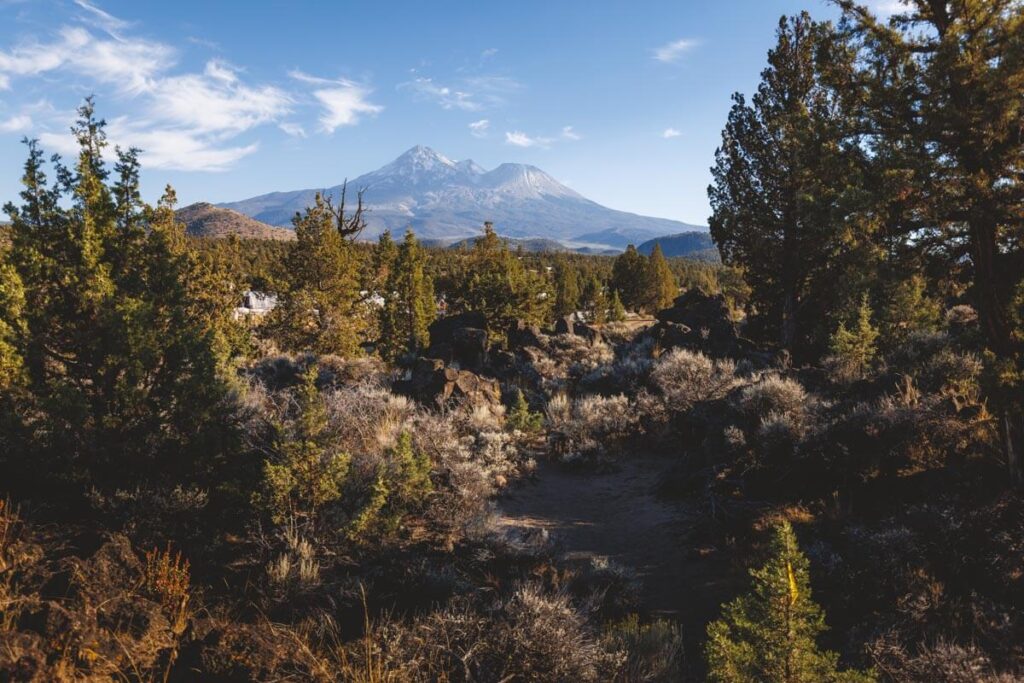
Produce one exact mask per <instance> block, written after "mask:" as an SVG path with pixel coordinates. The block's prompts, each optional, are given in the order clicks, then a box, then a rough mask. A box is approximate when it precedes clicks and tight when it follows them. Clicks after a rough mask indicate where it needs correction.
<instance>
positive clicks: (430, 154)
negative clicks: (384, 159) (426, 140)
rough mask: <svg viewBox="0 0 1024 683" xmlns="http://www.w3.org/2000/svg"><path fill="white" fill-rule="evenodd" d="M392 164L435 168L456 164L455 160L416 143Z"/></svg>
mask: <svg viewBox="0 0 1024 683" xmlns="http://www.w3.org/2000/svg"><path fill="white" fill-rule="evenodd" d="M392 164H399V165H402V166H407V165H411V166H417V167H419V168H427V169H429V168H434V167H436V166H454V165H455V162H454V161H452V160H451V159H449V158H448V157H446V156H444V155H443V154H441V153H439V152H436V151H434V150H433V149H431V148H430V147H425V146H424V145H416V146H415V147H411V148H409V149H408V150H406V151H405V152H404V153H403V154H402V155H401V156H399V157H398V158H397V159H395V160H394V161H393V162H392Z"/></svg>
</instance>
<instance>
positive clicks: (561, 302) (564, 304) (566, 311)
mask: <svg viewBox="0 0 1024 683" xmlns="http://www.w3.org/2000/svg"><path fill="white" fill-rule="evenodd" d="M579 306H580V285H579V274H578V273H577V272H576V269H575V268H573V267H572V264H570V263H569V261H568V260H567V259H566V258H565V257H560V258H559V259H558V260H557V261H556V262H555V309H554V314H555V317H556V318H564V317H565V316H567V315H572V314H573V313H575V312H576V311H577V310H578V309H579Z"/></svg>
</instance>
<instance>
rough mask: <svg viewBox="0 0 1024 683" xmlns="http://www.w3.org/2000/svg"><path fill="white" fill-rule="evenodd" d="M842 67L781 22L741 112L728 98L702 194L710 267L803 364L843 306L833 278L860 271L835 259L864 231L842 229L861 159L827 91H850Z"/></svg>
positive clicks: (826, 38) (822, 44) (811, 28)
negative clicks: (727, 276)
mask: <svg viewBox="0 0 1024 683" xmlns="http://www.w3.org/2000/svg"><path fill="white" fill-rule="evenodd" d="M852 63H853V55H852V51H851V50H850V48H849V47H848V45H847V43H846V42H845V41H844V40H843V36H842V35H841V34H839V33H838V32H837V31H836V30H835V29H834V28H833V27H832V26H831V25H830V24H828V23H817V22H814V21H812V20H811V18H810V16H809V15H808V14H807V13H802V14H800V15H798V16H795V17H792V18H785V17H783V18H782V19H781V20H780V22H779V28H778V32H777V43H776V46H775V47H774V48H773V49H772V50H771V52H769V54H768V67H767V68H766V69H765V70H764V71H763V72H762V74H761V84H760V86H759V87H758V90H757V93H756V94H755V95H754V96H753V98H752V101H751V103H750V104H747V101H746V100H745V98H744V97H743V96H742V95H740V94H739V93H737V94H736V95H734V96H733V101H734V105H733V107H732V110H731V111H730V113H729V119H728V123H727V124H726V127H725V130H724V131H723V132H722V145H721V146H720V147H719V149H718V150H717V151H716V153H715V165H714V167H713V168H712V174H713V183H712V185H711V186H710V187H709V188H708V196H709V198H710V200H711V207H712V210H713V214H712V216H711V219H710V229H711V235H712V237H713V238H714V240H715V244H716V245H717V246H718V249H719V251H720V252H721V255H722V260H723V261H724V262H725V263H726V264H727V265H735V266H739V267H741V268H742V269H743V274H744V277H745V279H746V281H747V283H748V284H749V285H750V287H751V304H752V306H751V309H752V313H756V314H757V315H756V316H751V317H752V318H754V317H756V318H758V320H757V321H752V322H757V323H758V324H759V326H760V327H761V328H763V329H764V330H765V335H766V336H772V337H774V338H775V339H776V340H777V342H778V343H779V345H780V346H782V347H783V348H785V349H788V350H790V351H796V352H799V353H803V354H804V355H806V354H810V353H814V352H816V351H817V350H819V347H820V346H821V345H822V342H823V341H824V339H823V337H827V335H828V333H829V332H830V331H831V330H828V329H827V328H824V329H823V328H822V321H826V320H827V315H826V313H827V311H828V310H830V309H832V308H835V307H836V306H835V301H836V300H837V299H838V300H842V299H843V297H844V296H845V289H843V288H842V287H841V286H840V285H839V284H838V283H841V282H843V280H844V277H846V275H845V273H843V270H842V269H843V267H844V266H846V265H847V263H848V262H849V263H852V266H851V267H854V268H863V267H865V264H864V262H863V259H860V258H857V259H847V258H845V257H844V254H845V253H846V252H847V251H849V250H851V249H852V248H853V247H854V246H856V245H858V244H859V243H860V242H861V241H862V239H863V237H862V235H861V233H862V232H865V231H868V230H869V227H870V226H868V225H861V224H860V223H858V222H855V221H854V220H853V218H851V216H853V217H859V216H860V214H858V213H857V212H856V211H855V209H856V207H857V204H856V202H857V201H858V200H859V198H860V196H861V181H860V177H859V172H858V171H859V169H860V168H861V167H862V166H863V164H862V157H863V156H864V154H865V152H864V149H863V148H862V147H861V146H860V145H857V144H856V141H855V140H853V141H852V142H851V140H850V139H851V135H852V131H854V130H855V129H856V125H855V124H856V121H855V117H854V116H853V115H852V114H851V113H850V112H849V111H847V110H846V109H845V108H843V107H840V106H837V101H839V100H840V94H839V92H837V89H836V87H835V86H834V85H833V84H834V82H837V81H840V82H846V81H849V80H850V77H849V75H848V74H849V72H850V71H851V70H852ZM752 327H755V328H756V327H757V325H755V326H752Z"/></svg>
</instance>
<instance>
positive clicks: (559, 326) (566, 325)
mask: <svg viewBox="0 0 1024 683" xmlns="http://www.w3.org/2000/svg"><path fill="white" fill-rule="evenodd" d="M575 333H576V330H575V323H573V321H572V316H571V315H567V316H565V317H564V318H559V319H558V320H556V321H555V334H575Z"/></svg>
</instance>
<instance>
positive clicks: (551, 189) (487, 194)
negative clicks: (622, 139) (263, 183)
mask: <svg viewBox="0 0 1024 683" xmlns="http://www.w3.org/2000/svg"><path fill="white" fill-rule="evenodd" d="M348 187H349V188H350V190H353V191H354V190H363V191H364V199H365V201H366V204H367V207H368V208H369V211H368V212H367V214H366V215H367V230H366V231H365V233H364V237H366V238H368V239H372V238H374V237H375V236H377V235H379V234H380V233H381V232H383V231H384V230H391V231H392V232H400V231H402V230H404V229H405V228H407V227H411V228H412V229H413V230H414V231H416V234H417V235H418V236H420V237H421V238H423V239H435V240H436V239H446V240H459V239H465V238H470V237H474V236H477V235H479V234H480V233H481V228H482V225H483V223H484V221H491V222H493V223H494V225H495V228H496V229H497V230H498V232H499V233H500V234H502V235H503V236H505V237H512V238H519V239H530V238H545V239H554V240H556V241H559V242H561V243H563V244H566V245H567V246H570V248H575V247H578V248H587V247H602V248H609V247H610V248H615V249H622V248H624V246H625V243H623V238H622V237H621V234H627V233H628V234H629V236H630V238H629V239H628V240H627V243H628V242H632V243H637V242H641V241H645V240H647V239H651V238H654V237H659V236H663V235H670V234H676V233H680V232H684V231H686V230H687V229H693V228H694V227H698V226H690V225H688V224H686V223H682V222H680V221H673V220H670V219H666V218H654V217H651V216H640V215H638V214H632V213H628V212H625V211H618V210H616V209H611V208H608V207H605V206H602V205H600V204H598V203H597V202H594V201H592V200H590V199H587V198H586V197H584V196H583V195H581V194H579V193H578V192H576V191H575V190H573V189H571V188H569V187H567V186H566V185H564V184H562V183H560V182H558V181H557V180H555V179H554V178H553V177H551V176H550V175H549V174H548V173H546V172H545V171H543V170H542V169H540V168H538V167H536V166H532V165H529V164H515V163H503V164H500V165H498V166H496V167H495V168H493V169H491V170H487V169H485V168H483V167H482V166H480V165H479V164H476V163H475V162H474V161H472V160H471V159H465V160H462V161H453V160H452V159H449V158H448V157H446V156H444V155H443V154H440V153H438V152H436V151H434V150H433V149H431V148H429V147H424V146H422V145H417V146H415V147H413V148H411V149H409V150H407V151H406V152H404V153H403V154H401V155H399V156H398V157H397V158H396V159H395V160H393V161H391V162H390V163H388V164H385V165H384V166H382V167H380V168H379V169H377V170H375V171H371V172H369V173H365V174H363V175H361V176H359V177H357V178H355V179H354V180H352V181H350V182H349V183H348ZM341 189H342V185H335V186H333V187H328V188H324V189H323V190H319V191H320V192H324V193H327V194H331V195H333V196H334V197H337V196H339V195H340V193H341ZM317 192H318V190H314V189H306V190H292V191H284V192H271V193H267V194H263V195H258V196H255V197H250V198H249V199H243V200H240V201H237V202H227V203H223V204H219V205H218V206H220V207H223V208H228V209H233V210H235V211H238V212H240V213H242V214H245V215H247V216H250V217H252V218H254V219H256V220H259V221H262V222H264V223H267V224H269V225H275V226H289V225H290V224H291V219H292V217H294V215H295V213H296V212H301V211H302V210H303V209H304V208H305V207H306V206H309V205H310V204H312V202H313V200H314V198H315V196H316V194H317ZM623 231H624V232H623ZM594 237H597V238H598V239H593V238H594ZM602 237H603V238H602ZM584 238H586V239H584Z"/></svg>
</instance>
